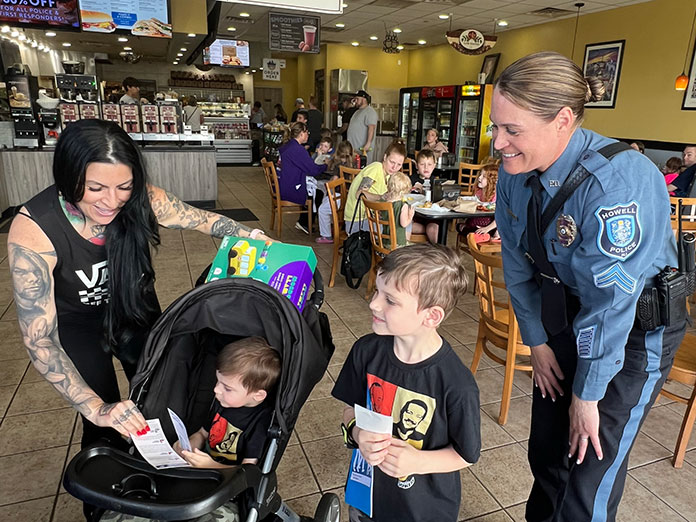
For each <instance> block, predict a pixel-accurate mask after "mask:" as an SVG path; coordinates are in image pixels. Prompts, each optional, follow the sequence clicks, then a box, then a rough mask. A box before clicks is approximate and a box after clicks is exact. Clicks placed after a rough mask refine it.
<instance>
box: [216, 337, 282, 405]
mask: <svg viewBox="0 0 696 522" xmlns="http://www.w3.org/2000/svg"><path fill="white" fill-rule="evenodd" d="M216 368H217V371H219V372H220V373H221V374H223V375H239V377H240V379H241V381H242V385H243V386H244V387H245V388H246V390H247V392H249V393H251V392H255V391H258V390H265V391H267V392H270V390H271V388H273V385H274V384H275V383H276V381H277V380H278V377H279V376H280V356H279V355H278V352H276V351H275V350H274V349H273V348H271V346H270V345H269V344H268V343H267V342H266V340H265V339H263V338H261V337H247V338H246V339H240V340H239V341H235V342H233V343H229V344H226V345H225V346H223V347H222V350H220V353H218V356H217V365H216Z"/></svg>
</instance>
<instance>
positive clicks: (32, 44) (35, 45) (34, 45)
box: [31, 42, 39, 47]
mask: <svg viewBox="0 0 696 522" xmlns="http://www.w3.org/2000/svg"><path fill="white" fill-rule="evenodd" d="M31 46H32V47H38V46H39V44H38V43H36V42H31Z"/></svg>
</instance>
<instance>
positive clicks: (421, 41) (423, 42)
mask: <svg viewBox="0 0 696 522" xmlns="http://www.w3.org/2000/svg"><path fill="white" fill-rule="evenodd" d="M427 43H428V42H426V41H425V40H418V45H425V44H427Z"/></svg>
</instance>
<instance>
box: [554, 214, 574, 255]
mask: <svg viewBox="0 0 696 522" xmlns="http://www.w3.org/2000/svg"><path fill="white" fill-rule="evenodd" d="M556 235H557V236H558V242H559V243H560V244H561V245H563V246H564V247H569V246H570V245H572V244H573V241H575V236H577V235H578V226H577V225H576V224H575V219H573V216H570V215H568V214H561V215H560V216H558V219H557V220H556Z"/></svg>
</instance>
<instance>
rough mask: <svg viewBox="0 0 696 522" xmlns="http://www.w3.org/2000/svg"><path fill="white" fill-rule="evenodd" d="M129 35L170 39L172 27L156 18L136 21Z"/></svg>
mask: <svg viewBox="0 0 696 522" xmlns="http://www.w3.org/2000/svg"><path fill="white" fill-rule="evenodd" d="M131 33H132V34H134V35H135V36H154V37H157V38H171V37H172V26H171V25H169V24H165V23H164V22H161V21H160V20H158V19H157V18H149V19H147V20H138V21H137V22H135V24H134V25H133V29H131Z"/></svg>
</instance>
